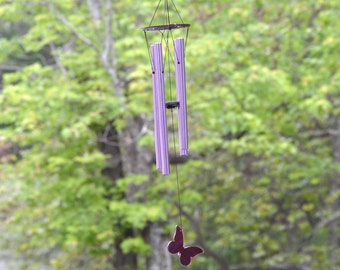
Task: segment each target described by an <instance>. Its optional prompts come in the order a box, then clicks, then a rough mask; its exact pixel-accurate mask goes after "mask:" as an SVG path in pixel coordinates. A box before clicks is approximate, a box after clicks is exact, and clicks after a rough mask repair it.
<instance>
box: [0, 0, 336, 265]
mask: <svg viewBox="0 0 340 270" xmlns="http://www.w3.org/2000/svg"><path fill="white" fill-rule="evenodd" d="M113 4H114V14H113V35H114V37H115V44H114V46H115V50H116V55H117V65H118V67H119V71H118V72H119V74H118V75H119V76H120V78H122V82H123V85H124V87H123V89H124V97H120V96H118V95H117V94H116V92H115V89H114V88H113V86H112V82H111V78H110V76H109V74H108V73H107V70H106V69H105V67H104V66H103V64H102V63H101V62H100V61H99V57H98V52H97V51H96V50H95V49H94V48H93V47H91V46H89V45H88V44H86V42H84V40H81V39H80V38H79V37H77V36H75V34H74V32H73V31H72V28H70V26H69V25H66V24H65V23H63V22H62V21H61V20H60V16H63V17H64V18H66V19H67V21H68V22H69V23H70V25H72V27H74V28H75V29H76V30H77V31H78V33H80V34H81V35H82V37H84V39H86V40H90V41H91V43H92V44H93V45H94V46H95V48H103V46H104V44H102V39H103V35H104V33H102V32H100V31H98V29H101V27H102V26H101V25H99V26H98V25H96V24H95V22H93V20H91V18H90V13H89V11H88V7H87V5H86V4H85V1H84V3H80V2H79V1H74V0H63V1H60V0H59V1H54V0H51V1H40V0H30V1H24V0H17V1H7V0H0V18H1V19H0V20H1V26H0V34H1V36H0V51H1V55H0V63H3V64H6V65H12V66H19V68H17V69H15V70H5V69H3V70H0V72H2V84H3V89H2V93H1V95H0V107H1V111H0V123H1V129H0V146H3V147H4V146H5V145H7V144H13V145H17V146H18V147H19V148H20V158H18V156H15V155H6V156H5V157H2V160H1V161H2V163H1V174H0V176H1V187H0V197H1V205H0V207H1V213H2V220H3V223H2V225H1V227H2V228H1V229H2V230H4V231H5V232H6V233H5V234H4V235H3V239H2V243H3V246H4V248H6V249H11V250H15V251H16V252H18V253H20V254H21V255H20V256H22V257H23V258H25V261H24V263H23V265H24V266H23V267H28V268H25V269H38V267H39V265H40V264H41V261H44V262H45V263H46V264H48V265H49V267H51V268H52V269H76V268H77V269H105V267H107V264H108V260H109V258H110V257H111V256H114V253H113V252H114V248H115V245H116V243H120V245H121V247H122V250H123V251H124V252H126V253H129V252H133V253H137V254H138V255H139V258H140V261H143V260H144V258H146V257H147V256H148V255H150V246H148V245H147V243H146V242H145V240H144V239H143V237H142V234H140V235H138V232H141V231H142V230H143V229H144V228H145V227H146V226H147V224H148V223H149V222H155V221H159V220H163V221H167V222H166V223H167V224H168V225H169V228H168V232H169V238H170V237H171V231H172V229H173V224H175V223H176V221H177V214H178V212H177V208H176V206H175V204H176V199H177V197H176V185H175V183H176V179H175V176H174V175H171V176H169V177H166V178H163V177H160V176H159V174H158V173H157V174H156V173H155V172H154V171H153V173H152V174H151V175H133V176H129V177H125V178H122V179H119V180H118V181H116V182H115V183H114V184H113V183H112V181H110V180H109V179H107V178H106V177H105V176H103V175H102V174H101V170H102V169H103V168H104V167H105V164H106V159H107V156H105V155H104V154H103V153H102V152H100V150H99V148H98V141H97V140H98V136H97V134H98V131H99V130H101V129H103V128H104V127H105V123H106V122H107V121H114V125H115V127H116V128H117V129H118V130H120V129H122V128H123V127H124V126H125V125H126V119H128V118H127V117H128V116H131V115H134V116H135V115H144V116H145V119H147V121H146V122H150V123H151V122H152V96H151V92H152V91H151V78H150V74H149V73H150V72H149V59H148V55H147V51H146V46H145V40H144V36H143V32H142V31H141V27H142V26H145V25H147V23H148V22H149V19H150V17H151V15H152V13H153V11H154V8H155V5H156V2H153V1H133V0H124V1H114V3H113ZM176 4H177V6H178V7H179V9H180V11H181V15H182V17H183V18H184V19H185V21H186V22H189V23H190V24H191V25H192V27H191V28H190V34H189V40H188V44H187V48H186V53H187V54H186V59H187V64H186V65H187V88H188V93H187V98H188V114H189V115H188V116H189V129H190V152H191V157H190V158H189V160H188V161H187V162H185V163H184V164H181V165H180V166H179V173H180V185H181V190H182V194H181V196H182V203H183V208H184V212H185V213H186V214H185V216H184V225H185V227H186V228H191V227H193V224H199V225H200V231H195V232H194V230H192V232H190V230H189V231H188V232H187V235H186V238H187V239H195V237H196V236H197V235H198V233H199V232H200V233H202V235H203V241H204V242H203V243H201V244H203V245H204V246H205V247H208V248H209V251H211V252H210V253H209V252H207V256H200V257H198V258H197V259H195V260H196V263H195V262H194V263H193V266H192V269H217V268H218V267H219V266H218V262H217V260H216V257H214V256H212V255H211V254H214V255H215V256H218V257H220V258H223V260H225V263H226V264H227V265H229V266H232V265H234V266H237V265H249V267H251V266H254V265H263V266H265V265H278V264H296V265H306V266H308V267H309V269H330V268H329V267H331V265H333V267H336V266H339V265H340V261H334V260H331V259H330V254H331V252H335V253H336V254H337V255H338V258H340V254H339V251H340V249H339V246H332V245H329V239H330V238H337V239H339V231H338V232H337V235H331V234H330V230H329V227H328V225H330V224H329V223H327V222H325V221H327V219H329V218H332V217H333V216H334V215H336V214H337V213H338V211H339V210H340V209H336V208H334V204H335V203H336V202H337V201H338V199H339V194H340V193H339V189H336V190H335V189H334V186H333V185H332V182H334V181H339V160H335V159H334V156H335V153H337V152H339V151H340V149H337V148H336V147H334V144H333V143H332V134H333V133H332V132H331V131H334V130H335V131H337V132H339V128H340V127H339V126H337V124H336V123H337V122H336V121H334V119H336V118H337V117H338V116H339V86H340V73H339V67H340V61H339V55H340V46H339V45H340V42H339V41H340V21H339V15H338V14H339V12H340V3H338V1H335V0H334V1H333V0H331V1H323V0H318V1H310V0H303V1H280V2H275V1H269V0H263V1H261V0H254V1H245V0H241V1H226V0H223V1H222V0H220V1H219V0H216V1H201V0H195V1H191V0H181V1H180V0H178V1H176ZM49 5H53V7H54V9H55V10H57V13H53V10H52V9H51V8H49V7H50V6H49ZM58 16H59V17H58ZM20 24H22V26H21V27H20ZM13 25H14V26H16V27H17V28H15V27H14V26H13ZM13 27H14V28H13ZM25 27H26V28H27V29H25ZM13 29H14V30H13ZM86 40H85V41H86ZM24 56H31V57H30V58H28V57H24ZM24 59H25V60H24ZM27 59H29V60H27ZM1 66H2V65H1V64H0V67H1ZM0 74H1V73H0ZM149 126H150V124H149ZM150 128H151V127H150ZM333 137H334V136H333ZM140 143H141V144H143V145H146V146H147V147H149V148H150V150H151V151H153V150H152V148H153V136H152V132H151V131H150V132H147V133H145V134H144V136H143V137H142V138H140ZM334 179H335V180H334ZM146 182H148V183H149V184H148V189H147V191H146V193H143V194H140V196H141V198H143V200H141V202H135V203H131V202H127V201H126V200H125V199H124V198H125V197H124V194H125V192H126V190H127V188H128V185H129V184H130V183H134V184H142V183H146ZM339 188H340V187H339ZM335 222H337V221H335ZM125 228H133V229H134V230H135V231H136V232H137V233H136V235H137V236H134V237H131V238H127V239H123V240H122V239H121V236H122V234H123V232H124V230H125ZM80 262H82V263H83V265H86V266H82V267H81V266H80V265H81V264H80ZM27 265H29V266H27ZM140 265H142V263H140ZM176 265H177V264H174V269H177V268H176V267H177V266H176ZM140 267H142V266H140ZM141 269H142V268H141ZM249 269H252V268H249Z"/></svg>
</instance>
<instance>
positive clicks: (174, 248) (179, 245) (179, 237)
mask: <svg viewBox="0 0 340 270" xmlns="http://www.w3.org/2000/svg"><path fill="white" fill-rule="evenodd" d="M183 243H184V237H183V231H182V228H181V227H180V226H176V231H175V234H174V238H173V241H170V242H169V244H168V251H169V252H170V253H171V254H176V253H178V252H180V251H182V250H183Z"/></svg>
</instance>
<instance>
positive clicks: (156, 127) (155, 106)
mask: <svg viewBox="0 0 340 270" xmlns="http://www.w3.org/2000/svg"><path fill="white" fill-rule="evenodd" d="M154 47H155V46H154V45H151V49H150V50H151V55H152V61H151V65H152V89H153V116H154V130H155V154H156V167H157V169H158V170H160V169H161V168H162V161H161V148H160V125H159V124H158V123H159V102H158V100H159V98H158V96H157V95H158V89H159V82H158V80H157V76H156V65H155V60H154V58H155V57H154V55H155V52H154V50H155V48H154Z"/></svg>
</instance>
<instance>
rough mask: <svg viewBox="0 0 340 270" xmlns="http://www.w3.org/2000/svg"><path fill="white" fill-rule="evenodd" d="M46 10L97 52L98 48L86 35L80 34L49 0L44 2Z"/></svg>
mask: <svg viewBox="0 0 340 270" xmlns="http://www.w3.org/2000/svg"><path fill="white" fill-rule="evenodd" d="M45 3H46V4H45V5H46V6H47V8H48V10H49V11H50V12H51V13H52V14H54V15H55V17H56V18H57V19H58V20H59V21H60V22H62V23H63V24H64V25H65V26H66V27H67V28H68V29H70V30H71V32H72V33H73V34H74V35H75V36H76V37H77V38H78V39H79V40H81V41H82V42H83V43H85V44H86V45H87V46H89V47H90V48H92V49H93V50H95V51H96V52H97V53H99V51H100V50H99V48H98V47H97V46H96V45H95V44H94V43H93V42H92V41H91V40H90V39H88V38H87V37H85V36H84V35H83V34H81V33H80V32H79V31H78V30H77V29H76V28H75V26H74V25H73V24H71V23H70V22H69V21H68V20H67V19H66V18H65V16H64V15H62V14H61V13H59V12H58V11H57V10H56V9H55V7H54V6H53V4H51V3H49V2H45Z"/></svg>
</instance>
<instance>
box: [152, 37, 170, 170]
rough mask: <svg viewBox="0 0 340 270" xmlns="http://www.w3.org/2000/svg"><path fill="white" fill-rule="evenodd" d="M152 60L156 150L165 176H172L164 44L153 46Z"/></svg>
mask: <svg viewBox="0 0 340 270" xmlns="http://www.w3.org/2000/svg"><path fill="white" fill-rule="evenodd" d="M151 58H152V62H153V63H154V68H153V70H154V72H155V74H154V76H155V86H157V87H156V88H155V90H156V91H155V92H156V94H155V97H154V99H155V104H156V105H155V107H156V108H157V111H156V113H157V119H156V126H155V128H156V129H157V130H159V140H158V139H157V141H156V144H157V146H156V148H157V149H160V163H161V169H162V174H163V175H168V174H170V165H169V145H168V124H167V120H166V108H165V91H164V68H163V54H162V43H160V42H157V43H155V44H153V45H152V46H151Z"/></svg>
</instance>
